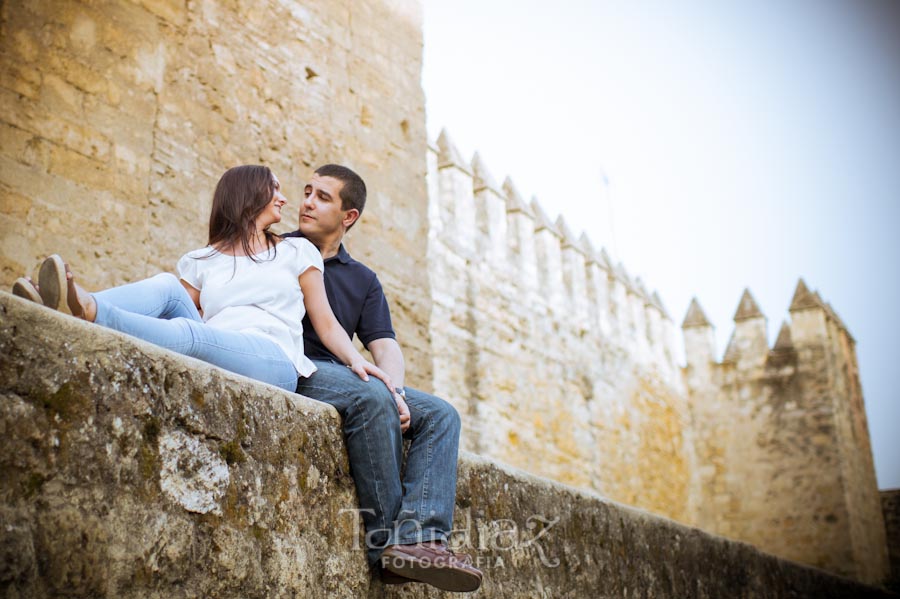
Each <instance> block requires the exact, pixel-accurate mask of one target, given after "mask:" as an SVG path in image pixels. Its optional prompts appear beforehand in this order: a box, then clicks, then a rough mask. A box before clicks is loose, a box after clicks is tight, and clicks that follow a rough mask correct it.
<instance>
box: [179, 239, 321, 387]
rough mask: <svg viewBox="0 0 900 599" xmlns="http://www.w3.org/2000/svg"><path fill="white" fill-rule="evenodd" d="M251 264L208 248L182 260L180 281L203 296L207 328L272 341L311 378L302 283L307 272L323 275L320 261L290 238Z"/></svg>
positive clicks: (308, 248) (303, 241)
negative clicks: (305, 333)
mask: <svg viewBox="0 0 900 599" xmlns="http://www.w3.org/2000/svg"><path fill="white" fill-rule="evenodd" d="M253 258H254V259H255V260H253V259H251V258H249V257H247V256H228V255H226V254H222V253H220V252H218V251H216V250H214V249H213V248H212V247H209V246H207V247H205V248H200V249H198V250H194V251H192V252H188V253H187V254H185V255H184V256H182V257H181V259H180V260H178V276H179V277H180V278H181V279H183V280H184V281H186V282H187V283H188V284H190V285H191V287H194V288H195V289H197V290H199V291H200V307H201V308H202V309H203V321H204V322H205V323H206V324H208V325H209V326H211V327H215V328H218V329H223V330H227V331H238V332H241V333H250V334H253V335H259V336H262V337H265V338H267V339H271V340H272V341H274V342H275V343H277V344H278V346H279V347H281V349H282V350H283V351H284V353H285V355H287V357H288V358H289V359H290V360H291V361H292V362H293V363H294V366H295V367H296V368H297V372H298V373H299V374H300V375H301V376H309V375H311V374H312V373H313V372H315V370H316V367H315V366H313V363H312V362H311V361H310V360H309V359H308V358H307V357H306V356H304V355H303V316H304V315H305V314H306V307H305V306H304V305H303V291H302V290H301V289H300V281H299V280H298V277H299V276H300V275H301V274H302V273H304V272H306V270H307V269H308V268H317V269H319V270H320V271H321V270H323V268H324V266H323V264H322V255H321V254H320V253H319V250H317V249H316V247H315V246H314V245H313V244H312V243H310V242H309V241H308V240H306V239H304V238H302V237H288V238H286V239H285V240H284V241H282V242H281V243H279V244H278V245H276V246H275V247H274V248H269V249H268V250H266V251H265V252H262V253H260V254H256V255H255V256H254V257H253Z"/></svg>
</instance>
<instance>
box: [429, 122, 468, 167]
mask: <svg viewBox="0 0 900 599" xmlns="http://www.w3.org/2000/svg"><path fill="white" fill-rule="evenodd" d="M437 147H438V168H445V167H448V166H455V167H457V168H459V169H460V170H462V171H465V172H467V173H471V171H470V170H469V164H468V163H467V162H466V161H465V160H464V159H463V157H462V154H460V152H459V150H458V149H457V148H456V145H455V144H454V143H453V140H451V139H450V135H449V134H448V133H447V130H446V129H441V134H440V135H438V138H437Z"/></svg>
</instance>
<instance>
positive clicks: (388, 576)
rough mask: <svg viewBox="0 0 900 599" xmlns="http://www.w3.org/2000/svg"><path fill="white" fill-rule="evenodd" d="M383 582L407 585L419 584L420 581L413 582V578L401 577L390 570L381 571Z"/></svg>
mask: <svg viewBox="0 0 900 599" xmlns="http://www.w3.org/2000/svg"><path fill="white" fill-rule="evenodd" d="M381 582H383V583H384V584H406V583H407V582H419V581H418V580H413V579H412V578H407V577H406V576H400V575H399V574H394V573H393V572H391V571H390V570H385V569H384V568H382V569H381Z"/></svg>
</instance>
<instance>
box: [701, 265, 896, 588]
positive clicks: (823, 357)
mask: <svg viewBox="0 0 900 599" xmlns="http://www.w3.org/2000/svg"><path fill="white" fill-rule="evenodd" d="M684 327H685V335H686V339H687V347H686V349H687V357H688V365H687V368H686V380H687V382H688V389H689V393H690V397H691V408H692V416H693V422H694V427H695V429H694V430H695V435H696V440H697V445H696V447H697V459H698V464H699V468H698V469H697V471H696V473H695V476H696V489H697V493H698V497H697V504H698V505H699V506H702V507H701V508H700V509H699V510H698V512H697V514H698V518H697V525H698V526H700V527H701V528H704V529H706V530H712V531H716V532H717V533H719V534H723V535H725V536H728V537H731V538H736V539H741V540H744V541H748V542H750V543H753V544H754V545H756V546H758V547H761V548H763V549H764V550H766V551H771V552H772V553H775V554H777V555H781V556H785V557H787V558H790V559H795V560H798V561H802V562H804V563H808V564H812V565H815V566H818V567H821V568H825V569H828V570H831V571H834V572H840V573H842V574H845V575H847V576H852V577H856V578H859V579H862V580H868V581H882V580H884V579H885V578H886V576H887V574H888V563H887V554H886V545H885V534H884V520H883V518H882V515H881V506H880V503H879V502H878V489H877V485H876V483H875V472H874V466H873V464H872V452H871V448H870V447H869V435H868V428H867V425H866V420H865V412H864V409H863V406H862V392H861V389H860V385H859V378H858V374H857V370H856V363H855V350H854V348H853V340H852V338H851V337H850V335H849V333H847V331H846V328H845V327H844V326H843V323H841V321H840V319H839V318H838V317H837V315H836V314H835V313H834V312H833V311H832V310H831V309H830V307H828V306H827V305H825V304H824V303H823V302H822V301H821V299H820V298H819V297H818V296H817V295H814V294H812V293H811V292H809V290H808V289H807V288H806V286H805V284H804V283H803V281H801V282H800V283H799V284H798V288H797V292H796V294H795V296H794V300H793V302H792V304H791V322H790V324H789V325H788V324H787V323H785V324H783V325H782V328H781V331H780V334H779V336H778V339H777V341H776V343H775V345H774V347H772V348H771V349H770V348H769V346H768V341H767V337H766V318H765V316H764V315H763V314H762V313H761V312H760V311H759V308H758V307H757V306H756V303H755V301H754V300H753V297H752V296H751V295H750V293H749V292H745V293H744V296H743V298H742V299H741V302H740V304H739V306H738V311H737V313H736V315H735V329H734V333H733V335H732V337H731V341H730V342H729V345H728V348H727V349H726V351H725V356H724V358H723V360H722V362H721V363H716V362H715V361H713V359H712V356H714V355H715V349H714V347H712V345H711V343H712V326H711V325H710V324H709V322H708V321H707V320H706V318H705V316H703V315H702V311H701V310H700V308H699V305H694V306H692V312H691V313H690V314H689V315H688V318H687V319H686V320H685V324H684Z"/></svg>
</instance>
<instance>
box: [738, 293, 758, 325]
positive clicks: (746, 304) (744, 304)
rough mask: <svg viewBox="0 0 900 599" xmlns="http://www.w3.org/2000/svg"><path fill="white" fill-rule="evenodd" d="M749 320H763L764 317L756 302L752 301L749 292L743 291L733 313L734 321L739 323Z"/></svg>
mask: <svg viewBox="0 0 900 599" xmlns="http://www.w3.org/2000/svg"><path fill="white" fill-rule="evenodd" d="M751 318H765V316H763V313H762V310H760V309H759V306H758V305H757V304H756V300H755V299H753V295H751V294H750V290H749V289H744V294H743V295H742V296H741V301H740V302H739V303H738V308H737V311H736V312H735V313H734V321H735V322H740V321H742V320H749V319H751Z"/></svg>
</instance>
